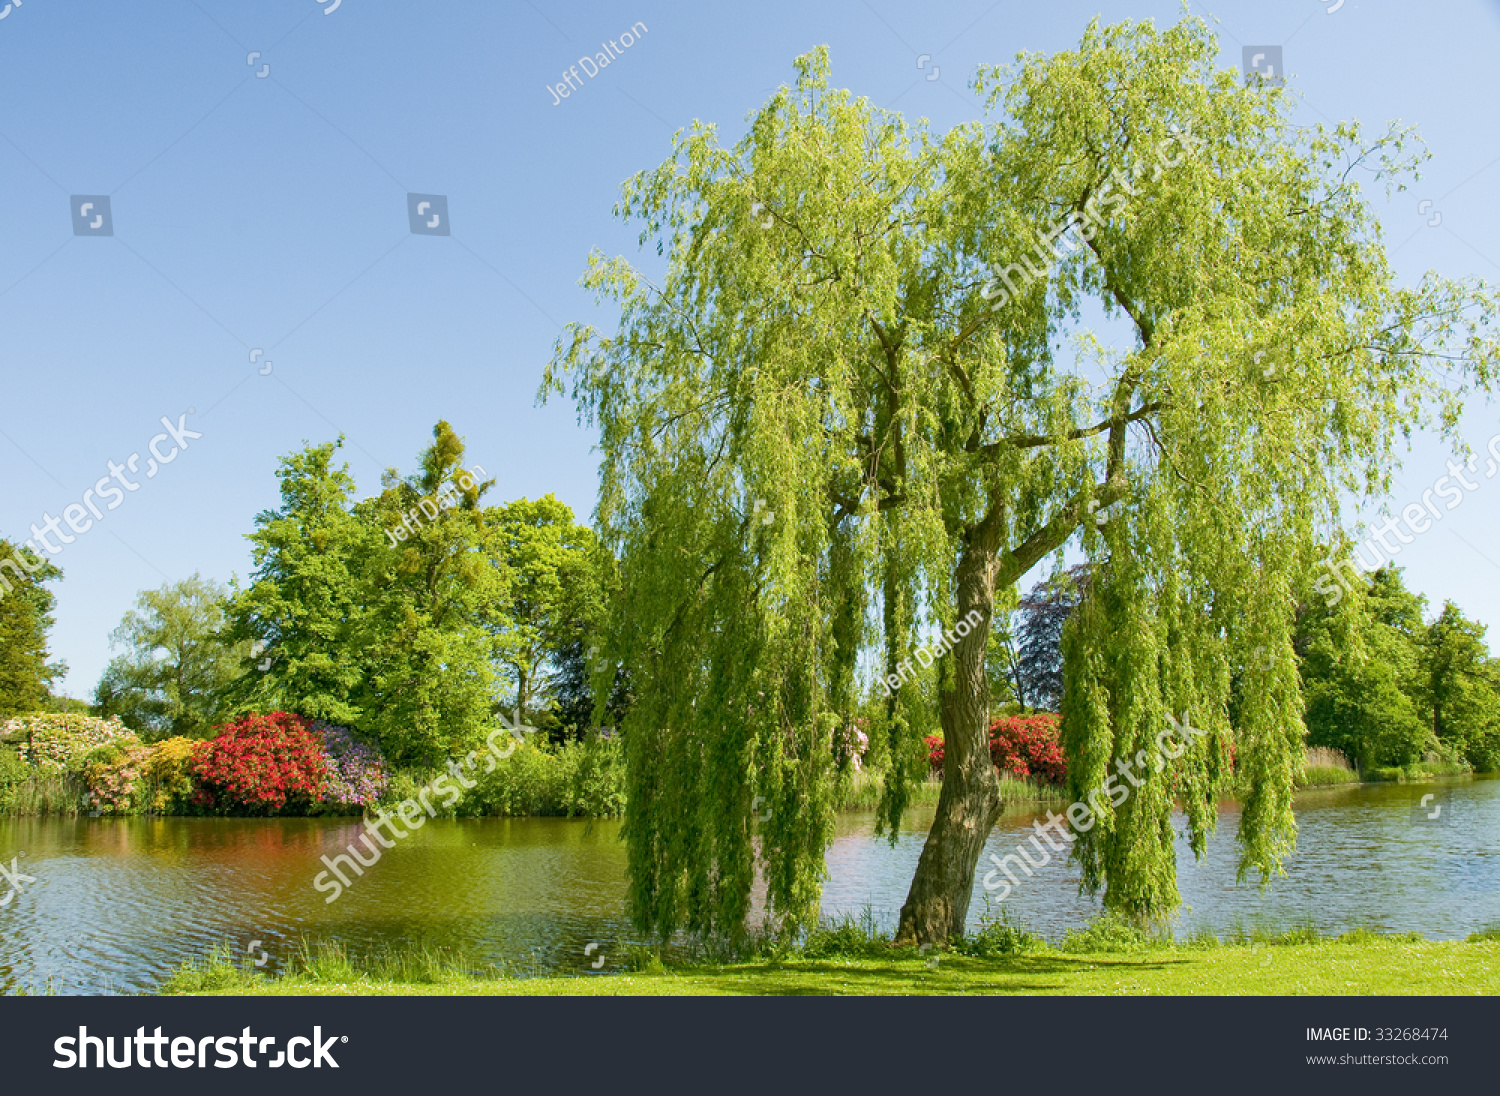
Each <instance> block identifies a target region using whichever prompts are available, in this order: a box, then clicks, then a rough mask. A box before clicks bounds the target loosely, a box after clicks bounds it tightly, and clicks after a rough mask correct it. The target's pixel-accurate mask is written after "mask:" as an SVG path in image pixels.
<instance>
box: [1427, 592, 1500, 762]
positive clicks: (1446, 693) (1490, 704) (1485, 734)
mask: <svg viewBox="0 0 1500 1096" xmlns="http://www.w3.org/2000/svg"><path fill="white" fill-rule="evenodd" d="M1484 633H1485V627H1484V625H1482V624H1479V623H1477V622H1475V621H1472V620H1469V619H1467V618H1466V617H1465V616H1464V615H1463V613H1462V612H1460V611H1459V609H1458V606H1456V605H1454V604H1453V602H1451V601H1449V602H1445V603H1444V605H1443V611H1442V613H1441V614H1439V616H1438V618H1437V619H1436V620H1434V621H1433V622H1432V624H1431V625H1430V626H1429V627H1428V628H1427V629H1426V633H1425V635H1423V636H1422V660H1421V662H1422V665H1421V681H1420V689H1419V692H1418V695H1419V698H1420V699H1419V702H1420V705H1421V708H1422V713H1423V716H1424V717H1425V719H1426V721H1427V726H1428V727H1430V729H1431V732H1432V734H1433V736H1434V737H1435V738H1436V739H1437V740H1438V741H1439V742H1441V743H1442V744H1443V745H1445V746H1447V747H1449V748H1450V749H1451V750H1452V751H1453V752H1454V753H1455V754H1456V755H1457V756H1459V757H1462V758H1463V759H1464V760H1465V761H1467V762H1468V763H1469V764H1470V765H1471V766H1473V767H1474V768H1475V769H1478V770H1481V771H1493V770H1495V769H1497V768H1500V665H1497V663H1496V661H1495V659H1493V658H1491V657H1490V653H1489V650H1488V648H1487V647H1486V646H1485V643H1484Z"/></svg>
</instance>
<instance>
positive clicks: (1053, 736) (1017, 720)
mask: <svg viewBox="0 0 1500 1096" xmlns="http://www.w3.org/2000/svg"><path fill="white" fill-rule="evenodd" d="M1060 725H1061V721H1060V720H1059V719H1058V718H1057V716H1055V715H1052V714H1050V713H1047V712H1043V713H1041V714H1038V715H1011V716H1005V717H1004V718H1001V719H997V720H995V722H993V723H991V724H990V760H991V761H993V762H994V763H995V768H997V769H999V770H1001V771H1002V772H1010V773H1013V774H1014V775H1016V776H1019V777H1027V776H1034V777H1036V778H1037V779H1038V780H1040V781H1042V782H1043V783H1046V784H1061V783H1063V781H1065V780H1066V779H1067V778H1068V759H1067V758H1066V757H1064V756H1063V752H1062V743H1061V742H1060V741H1059V738H1058V733H1059V729H1060Z"/></svg>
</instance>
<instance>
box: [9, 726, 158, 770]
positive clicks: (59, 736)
mask: <svg viewBox="0 0 1500 1096" xmlns="http://www.w3.org/2000/svg"><path fill="white" fill-rule="evenodd" d="M5 732H6V736H7V737H10V738H15V737H18V736H20V737H22V739H23V741H22V744H21V753H22V756H23V757H25V758H26V760H27V761H29V762H30V763H31V764H32V765H34V766H35V767H36V768H37V769H39V770H40V771H41V772H44V773H68V774H72V775H77V774H81V773H82V772H83V771H84V769H85V768H87V767H88V763H89V755H90V754H91V753H93V752H94V751H95V750H97V749H98V748H99V747H100V746H107V745H109V744H110V743H112V742H115V741H117V740H120V739H123V740H125V741H126V742H139V741H140V739H138V738H136V736H135V732H134V731H131V730H130V729H129V728H128V727H126V726H125V724H123V723H121V722H120V721H119V720H118V719H96V718H95V717H94V716H91V715H62V714H50V715H47V714H38V715H28V716H22V717H21V718H19V719H12V720H11V721H10V722H9V723H7V724H5Z"/></svg>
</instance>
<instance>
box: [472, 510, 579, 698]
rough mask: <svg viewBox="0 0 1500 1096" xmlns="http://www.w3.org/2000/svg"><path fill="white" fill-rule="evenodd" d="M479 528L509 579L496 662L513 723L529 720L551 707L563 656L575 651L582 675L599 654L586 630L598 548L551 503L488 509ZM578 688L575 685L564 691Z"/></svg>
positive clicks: (567, 512) (570, 517) (568, 514)
mask: <svg viewBox="0 0 1500 1096" xmlns="http://www.w3.org/2000/svg"><path fill="white" fill-rule="evenodd" d="M486 520H487V521H488V523H489V528H490V537H491V539H490V541H489V544H488V548H489V550H490V551H491V552H493V553H494V554H495V556H496V557H497V558H498V559H499V560H501V561H503V564H504V566H505V567H506V568H507V570H508V572H509V574H510V576H511V582H510V586H509V589H508V594H509V603H508V612H507V614H506V618H505V620H504V622H503V624H502V626H501V627H500V628H499V629H498V631H497V634H496V649H497V658H498V660H499V662H500V664H501V665H502V666H503V668H504V673H505V676H506V678H507V679H508V681H509V684H510V685H511V688H512V689H513V694H512V695H513V697H514V706H515V710H516V712H517V714H518V718H521V719H530V718H533V717H534V716H538V715H540V714H542V712H543V711H545V710H546V709H547V708H548V707H549V703H548V702H550V701H552V700H554V699H556V697H555V692H556V689H557V687H558V685H559V680H558V675H559V673H560V672H561V671H562V665H561V664H562V660H563V658H564V651H565V650H570V649H572V648H576V649H577V653H578V655H580V656H582V658H583V659H584V661H585V667H586V663H587V660H588V658H589V652H590V651H591V650H592V651H594V652H595V654H596V655H597V653H598V644H597V642H595V638H596V637H595V636H594V634H593V627H591V626H596V625H597V623H598V622H599V621H601V620H602V617H603V596H604V591H603V586H602V584H601V575H600V573H599V563H600V561H599V558H598V552H599V547H598V543H597V539H596V538H595V536H594V532H593V530H592V529H589V528H588V527H587V526H583V525H579V524H578V523H577V522H575V521H574V520H573V511H572V510H571V509H570V508H569V507H568V506H567V505H565V504H564V503H561V502H559V501H558V500H557V499H555V498H554V497H553V496H551V495H546V496H544V497H543V498H539V499H536V500H535V501H533V500H531V499H518V500H516V501H515V502H512V503H509V504H507V505H505V506H498V507H494V508H492V509H491V510H489V511H488V512H487V514H486ZM586 642H587V646H585V643H586ZM575 657H576V656H575ZM575 673H576V671H575ZM581 684H582V683H581V682H580V681H577V680H576V679H575V681H574V682H572V683H571V687H572V688H573V689H574V690H577V689H579V688H580V686H581ZM590 692H591V690H590ZM575 696H576V693H575Z"/></svg>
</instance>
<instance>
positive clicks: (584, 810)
mask: <svg viewBox="0 0 1500 1096" xmlns="http://www.w3.org/2000/svg"><path fill="white" fill-rule="evenodd" d="M481 756H482V755H481ZM473 779H474V780H475V781H476V785H477V786H476V787H475V788H473V789H472V790H471V791H469V792H468V793H466V794H465V796H464V799H463V801H462V802H461V803H459V804H458V807H457V813H458V814H460V815H464V816H475V815H501V816H511V817H523V816H528V815H529V816H546V815H567V816H570V817H571V816H573V815H591V816H608V815H618V814H622V813H623V812H624V810H625V758H624V747H623V745H622V743H621V741H620V740H619V739H618V738H608V739H606V738H597V739H590V740H585V741H583V742H569V743H566V744H564V745H561V746H558V745H554V744H553V743H550V742H546V741H541V742H538V741H536V740H534V739H533V740H528V741H526V742H525V743H523V744H521V745H520V746H519V747H518V748H517V749H516V751H515V752H514V753H513V754H511V755H510V756H509V757H508V758H506V759H505V760H503V761H501V762H499V764H498V765H496V767H495V768H494V770H493V771H491V772H488V773H487V772H485V771H484V769H483V768H482V767H481V768H480V769H479V771H478V773H477V774H476V775H475V776H474V777H473ZM388 798H389V797H388Z"/></svg>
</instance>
